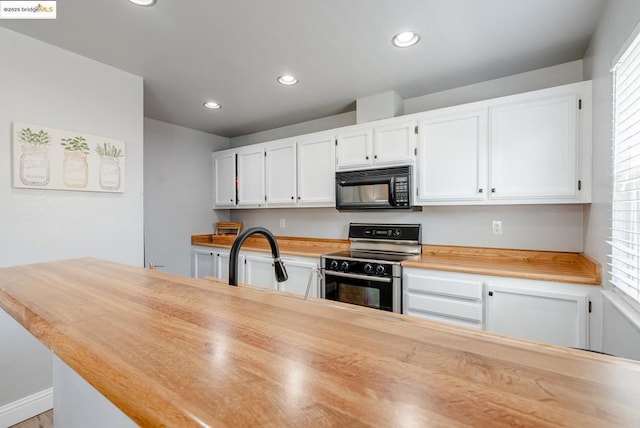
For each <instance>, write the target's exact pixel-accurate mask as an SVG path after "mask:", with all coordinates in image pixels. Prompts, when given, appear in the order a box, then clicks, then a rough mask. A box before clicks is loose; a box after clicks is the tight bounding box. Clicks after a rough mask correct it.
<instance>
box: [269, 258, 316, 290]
mask: <svg viewBox="0 0 640 428" xmlns="http://www.w3.org/2000/svg"><path fill="white" fill-rule="evenodd" d="M282 262H283V263H284V267H285V269H286V270H287V275H289V279H288V280H286V281H285V282H281V283H280V284H279V290H281V291H289V292H292V293H298V294H302V295H304V294H305V293H306V292H307V285H308V286H309V297H319V296H320V292H319V285H320V284H319V282H318V270H319V269H318V260H316V259H311V258H305V257H295V258H292V257H288V256H287V257H283V258H282ZM309 281H311V283H310V284H309Z"/></svg>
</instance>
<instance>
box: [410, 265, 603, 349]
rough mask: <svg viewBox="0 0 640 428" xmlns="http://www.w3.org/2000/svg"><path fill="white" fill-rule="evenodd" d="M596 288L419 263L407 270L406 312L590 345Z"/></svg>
mask: <svg viewBox="0 0 640 428" xmlns="http://www.w3.org/2000/svg"><path fill="white" fill-rule="evenodd" d="M595 293H600V287H597V286H591V285H580V284H566V283H558V282H549V281H536V280H528V279H520V278H507V277H495V276H487V275H474V274H466V273H456V272H445V271H432V270H427V269H414V268H405V269H404V273H403V313H405V314H406V315H410V316H416V317H420V318H426V319H431V320H436V321H442V322H447V323H450V324H455V325H460V326H464V327H471V328H475V329H482V330H486V331H490V332H493V333H498V334H504V335H508V336H514V337H519V338H522V339H528V340H533V341H537V342H542V343H547V344H553V345H560V346H568V347H575V348H586V349H589V348H590V342H591V341H590V328H589V325H590V322H591V320H590V317H591V313H590V311H591V301H592V300H594V299H596V295H595ZM597 316H598V317H600V315H599V314H598V315H597ZM595 321H597V319H596V320H595Z"/></svg>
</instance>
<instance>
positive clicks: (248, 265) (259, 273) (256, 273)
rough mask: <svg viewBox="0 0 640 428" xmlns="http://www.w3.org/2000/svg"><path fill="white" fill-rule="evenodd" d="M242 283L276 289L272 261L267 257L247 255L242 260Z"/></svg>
mask: <svg viewBox="0 0 640 428" xmlns="http://www.w3.org/2000/svg"><path fill="white" fill-rule="evenodd" d="M244 266H245V268H244V283H245V284H249V285H257V286H260V287H266V288H273V289H277V282H276V274H275V270H274V267H273V259H272V258H271V257H268V256H262V255H254V254H247V255H246V256H245V258H244Z"/></svg>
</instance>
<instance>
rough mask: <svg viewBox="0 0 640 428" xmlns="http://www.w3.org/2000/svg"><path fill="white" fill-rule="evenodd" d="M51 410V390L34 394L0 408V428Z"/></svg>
mask: <svg viewBox="0 0 640 428" xmlns="http://www.w3.org/2000/svg"><path fill="white" fill-rule="evenodd" d="M50 409H53V388H47V389H45V390H42V391H39V392H36V393H35V394H31V395H29V396H27V397H24V398H21V399H19V400H16V401H14V402H12V403H9V404H5V405H4V406H2V407H0V428H7V427H10V426H11V425H15V424H17V423H18V422H22V421H24V420H26V419H29V418H32V417H34V416H36V415H39V414H40V413H43V412H46V411H47V410H50Z"/></svg>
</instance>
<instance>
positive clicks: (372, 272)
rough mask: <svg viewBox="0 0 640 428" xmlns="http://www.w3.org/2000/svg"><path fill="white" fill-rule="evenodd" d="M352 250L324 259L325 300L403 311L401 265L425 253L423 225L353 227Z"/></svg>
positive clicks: (350, 234)
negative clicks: (423, 247)
mask: <svg viewBox="0 0 640 428" xmlns="http://www.w3.org/2000/svg"><path fill="white" fill-rule="evenodd" d="M349 241H351V246H350V249H349V250H345V251H340V252H337V253H331V254H325V255H323V256H321V258H320V262H321V269H322V278H323V279H322V289H321V293H322V297H323V298H325V299H329V300H335V301H339V302H345V303H352V304H355V305H360V306H367V307H370V308H376V309H381V310H385V311H390V312H397V313H401V312H402V266H401V265H400V262H402V261H403V260H406V259H408V258H411V257H416V256H418V255H420V253H421V252H422V245H421V243H422V230H421V225H420V224H371V223H351V224H350V225H349Z"/></svg>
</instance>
